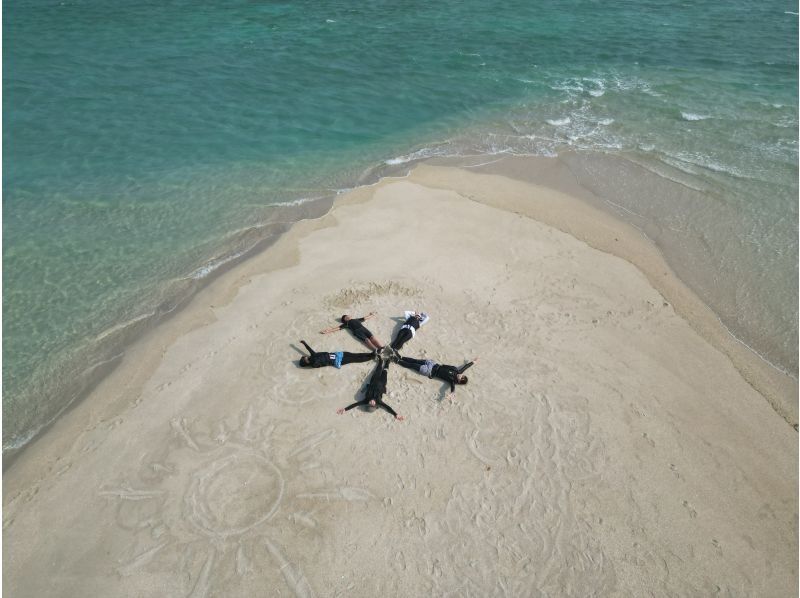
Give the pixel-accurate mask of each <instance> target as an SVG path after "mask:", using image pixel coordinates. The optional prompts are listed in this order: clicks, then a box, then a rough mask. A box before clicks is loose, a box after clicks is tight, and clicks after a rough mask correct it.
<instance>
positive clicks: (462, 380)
mask: <svg viewBox="0 0 800 598" xmlns="http://www.w3.org/2000/svg"><path fill="white" fill-rule="evenodd" d="M476 361H478V358H477V357H476V358H475V359H473V360H472V361H470V362H469V363H465V364H464V365H462V366H461V367H460V368H457V367H456V366H454V365H444V364H440V363H436V362H435V361H432V360H430V359H414V358H413V357H398V358H397V364H398V365H400V366H402V367H404V368H408V369H410V370H416V371H418V372H419V373H420V374H423V375H425V376H427V377H428V378H438V379H439V380H444V381H445V382H448V383H449V384H450V397H451V398H452V397H453V395H454V394H455V392H456V384H466V383H467V381H468V380H467V377H466V376H465V375H464V372H465V371H466V370H468V369H469V368H471V367H472V366H473V365H474V364H475V362H476Z"/></svg>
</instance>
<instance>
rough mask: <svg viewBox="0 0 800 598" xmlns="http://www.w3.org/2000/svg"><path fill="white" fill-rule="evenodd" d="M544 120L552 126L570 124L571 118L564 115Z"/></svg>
mask: <svg viewBox="0 0 800 598" xmlns="http://www.w3.org/2000/svg"><path fill="white" fill-rule="evenodd" d="M545 122H546V123H547V124H548V125H553V126H554V127H563V126H564V125H568V124H570V123H571V122H572V119H571V118H570V117H569V116H565V117H564V118H548V119H546V120H545Z"/></svg>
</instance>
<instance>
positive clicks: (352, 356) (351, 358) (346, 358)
mask: <svg viewBox="0 0 800 598" xmlns="http://www.w3.org/2000/svg"><path fill="white" fill-rule="evenodd" d="M374 358H375V353H350V352H348V351H344V352H343V353H342V365H347V364H348V363H364V362H366V361H372V360H373V359H374Z"/></svg>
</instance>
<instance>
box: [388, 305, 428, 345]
mask: <svg viewBox="0 0 800 598" xmlns="http://www.w3.org/2000/svg"><path fill="white" fill-rule="evenodd" d="M405 318H406V322H405V324H403V325H402V326H401V327H400V330H398V331H397V336H396V337H395V339H394V340H393V341H392V344H391V347H392V349H394V350H395V351H399V350H400V349H402V348H403V345H405V344H406V343H407V342H408V341H410V340H411V339H412V338H414V335H415V334H416V333H417V330H419V327H420V326H424V325H425V324H426V323H427V322H428V320H430V319H431V318H430V316H428V314H426V313H425V312H424V311H423V312H416V311H406V312H405Z"/></svg>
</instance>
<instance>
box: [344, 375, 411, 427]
mask: <svg viewBox="0 0 800 598" xmlns="http://www.w3.org/2000/svg"><path fill="white" fill-rule="evenodd" d="M388 373H389V361H388V360H381V362H380V363H379V364H378V365H377V367H376V368H375V371H374V372H372V376H371V377H370V379H369V384H367V390H366V392H365V393H364V398H363V399H362V400H360V401H356V402H355V403H353V404H351V405H348V406H347V407H340V408H339V409H337V410H336V413H338V414H339V415H341V414H342V413H344V412H345V411H350V410H351V409H352V408H353V407H358V406H359V405H367V404H369V406H370V407H380V408H382V409H385V410H386V411H388V412H389V413H391V414H392V415H393V416H394V418H395V419H396V420H398V421H403V420H404V419H405V418H404V417H403V416H402V415H397V413H395V410H394V409H392V408H391V407H390V406H389V405H387V404H386V403H384V402H383V399H382V397H383V395H384V394H385V393H386V378H387V376H388Z"/></svg>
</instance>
